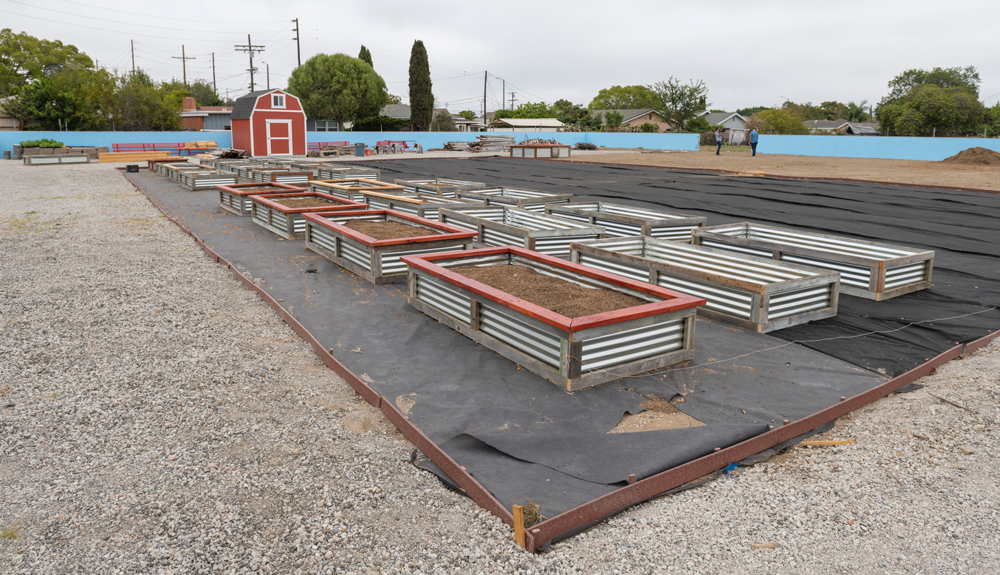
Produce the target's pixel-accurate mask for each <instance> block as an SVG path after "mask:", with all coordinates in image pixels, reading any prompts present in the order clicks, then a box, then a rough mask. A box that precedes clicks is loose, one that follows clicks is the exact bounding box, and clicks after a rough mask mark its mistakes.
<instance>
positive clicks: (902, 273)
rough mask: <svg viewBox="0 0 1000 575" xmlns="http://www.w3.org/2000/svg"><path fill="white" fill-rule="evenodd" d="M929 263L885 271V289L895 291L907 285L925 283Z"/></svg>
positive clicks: (919, 263)
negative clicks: (894, 289)
mask: <svg viewBox="0 0 1000 575" xmlns="http://www.w3.org/2000/svg"><path fill="white" fill-rule="evenodd" d="M928 263H929V262H926V261H924V262H917V263H915V264H909V265H905V266H898V267H894V268H889V269H887V270H885V289H887V290H888V289H893V288H897V287H900V286H904V285H906V284H911V283H916V282H921V281H924V278H926V277H927V265H928Z"/></svg>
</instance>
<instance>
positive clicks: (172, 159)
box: [146, 156, 178, 173]
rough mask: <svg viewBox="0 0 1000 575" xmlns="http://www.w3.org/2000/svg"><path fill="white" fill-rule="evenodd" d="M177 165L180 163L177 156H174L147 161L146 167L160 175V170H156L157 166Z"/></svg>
mask: <svg viewBox="0 0 1000 575" xmlns="http://www.w3.org/2000/svg"><path fill="white" fill-rule="evenodd" d="M176 163H178V161H177V156H173V157H170V158H150V159H148V160H146V167H147V168H149V171H150V172H156V173H160V172H159V170H157V169H156V168H157V166H159V165H160V164H176Z"/></svg>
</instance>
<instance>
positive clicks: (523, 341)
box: [479, 306, 560, 369]
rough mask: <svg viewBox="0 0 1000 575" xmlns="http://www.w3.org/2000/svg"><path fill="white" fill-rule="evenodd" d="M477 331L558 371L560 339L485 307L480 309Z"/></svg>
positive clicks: (504, 313)
mask: <svg viewBox="0 0 1000 575" xmlns="http://www.w3.org/2000/svg"><path fill="white" fill-rule="evenodd" d="M511 313H516V312H511ZM479 329H480V330H481V331H482V332H483V333H487V334H489V335H492V336H493V337H495V338H497V339H498V340H500V341H502V342H503V343H506V344H507V345H509V346H511V347H513V348H514V349H517V350H520V351H521V352H523V353H526V354H528V355H530V356H532V357H534V358H536V359H538V360H540V361H542V362H544V363H546V364H548V365H550V366H552V367H554V368H556V369H559V353H560V338H558V337H556V336H555V335H553V334H550V333H547V332H544V331H542V330H540V329H538V328H536V327H534V326H532V325H530V324H528V323H527V322H524V321H521V320H520V319H517V318H515V317H513V316H511V315H509V314H508V313H506V312H500V311H496V310H493V309H491V308H489V307H487V306H482V308H480V312H479Z"/></svg>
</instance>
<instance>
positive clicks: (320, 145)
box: [306, 141, 351, 150]
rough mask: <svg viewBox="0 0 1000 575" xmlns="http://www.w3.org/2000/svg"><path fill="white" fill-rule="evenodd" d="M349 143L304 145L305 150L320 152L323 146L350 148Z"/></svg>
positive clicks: (310, 143)
mask: <svg viewBox="0 0 1000 575" xmlns="http://www.w3.org/2000/svg"><path fill="white" fill-rule="evenodd" d="M350 145H351V143H350V142H346V141H345V142H309V143H308V144H306V149H307V150H322V149H323V147H324V146H350Z"/></svg>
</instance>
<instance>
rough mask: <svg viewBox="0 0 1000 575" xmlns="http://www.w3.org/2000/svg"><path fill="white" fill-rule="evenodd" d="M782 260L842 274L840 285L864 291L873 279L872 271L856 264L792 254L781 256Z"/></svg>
mask: <svg viewBox="0 0 1000 575" xmlns="http://www.w3.org/2000/svg"><path fill="white" fill-rule="evenodd" d="M781 260H782V261H786V262H789V263H793V264H800V265H804V266H810V267H814V268H821V269H825V270H833V271H835V272H840V283H843V284H847V285H849V286H854V287H859V288H863V289H868V286H869V281H870V279H871V269H869V268H866V267H863V266H857V265H854V264H845V263H841V262H835V261H831V260H823V259H820V258H814V257H810V256H797V255H792V254H781Z"/></svg>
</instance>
